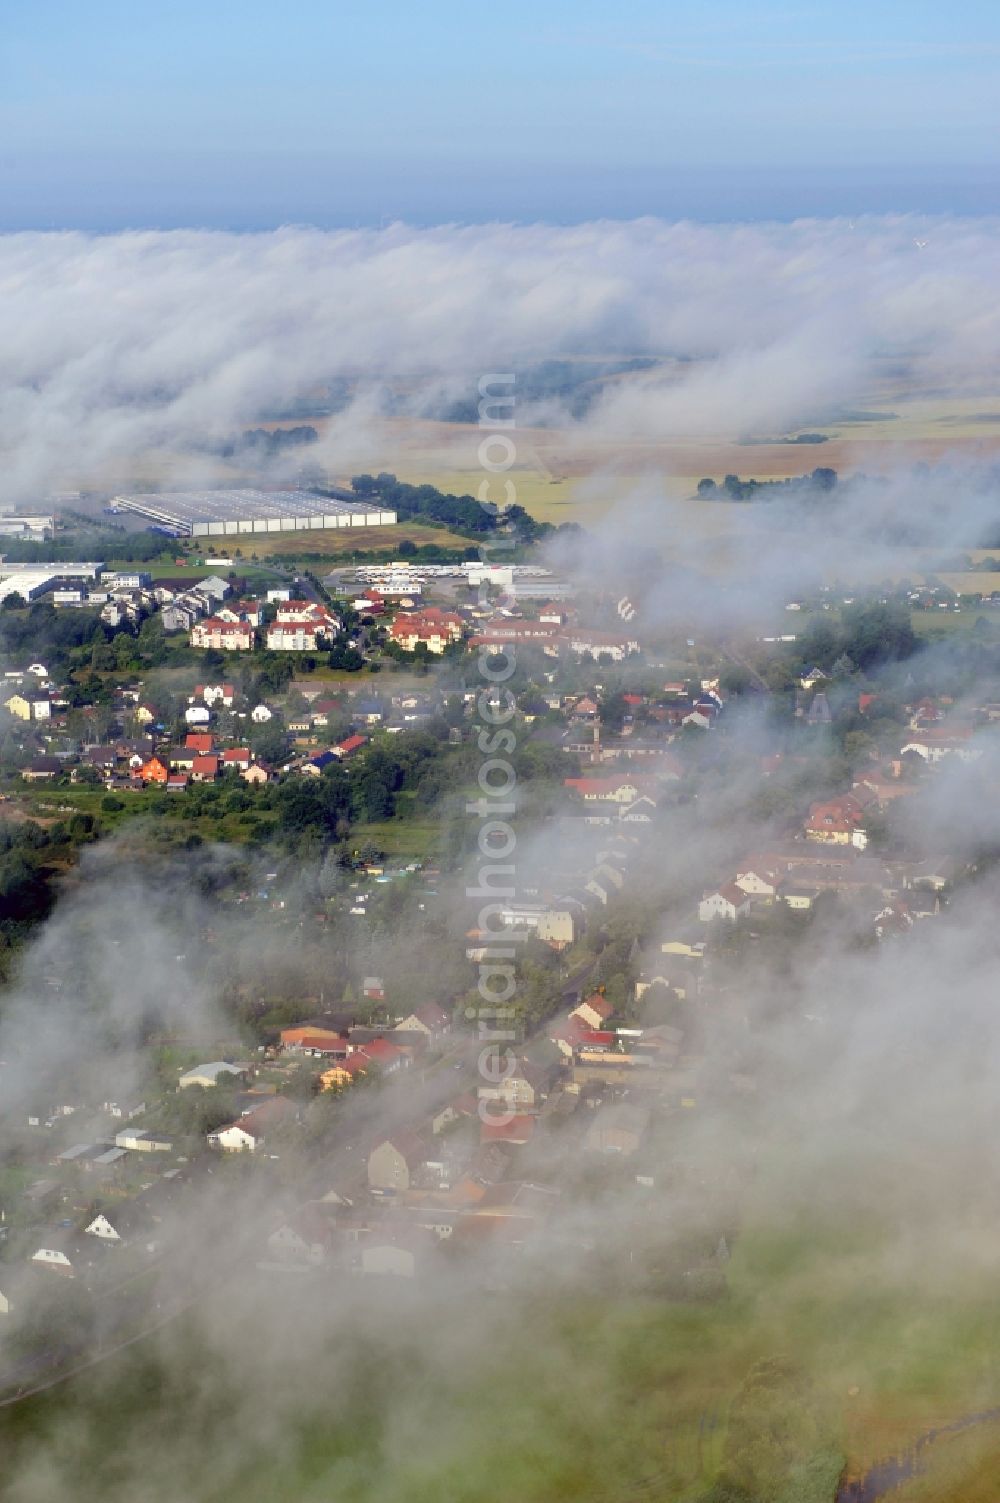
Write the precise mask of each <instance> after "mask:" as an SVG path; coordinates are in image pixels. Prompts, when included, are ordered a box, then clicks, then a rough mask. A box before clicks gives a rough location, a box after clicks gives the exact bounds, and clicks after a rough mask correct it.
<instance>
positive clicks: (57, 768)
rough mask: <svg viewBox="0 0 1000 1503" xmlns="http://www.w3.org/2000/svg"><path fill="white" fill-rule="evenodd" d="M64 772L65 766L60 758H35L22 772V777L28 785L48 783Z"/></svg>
mask: <svg viewBox="0 0 1000 1503" xmlns="http://www.w3.org/2000/svg"><path fill="white" fill-rule="evenodd" d="M62 770H63V764H62V763H61V762H60V760H59V758H58V757H35V758H34V759H33V760H32V761H31V762H29V763H28V765H27V767H25V768H23V769H22V771H21V777H22V778H23V779H24V781H25V782H26V783H47V782H48V781H49V780H50V779H52V778H57V777H58V776H59V774H60V773H61V772H62Z"/></svg>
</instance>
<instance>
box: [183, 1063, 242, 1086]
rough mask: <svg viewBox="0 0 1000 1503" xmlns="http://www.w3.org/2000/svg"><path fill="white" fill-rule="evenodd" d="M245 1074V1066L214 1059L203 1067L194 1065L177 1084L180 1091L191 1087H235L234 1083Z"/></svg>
mask: <svg viewBox="0 0 1000 1503" xmlns="http://www.w3.org/2000/svg"><path fill="white" fill-rule="evenodd" d="M246 1073H247V1071H246V1066H245V1065H234V1064H230V1063H229V1061H228V1060H224V1059H214V1060H212V1061H210V1063H208V1064H205V1065H195V1066H194V1068H193V1069H191V1070H185V1072H184V1074H183V1075H182V1076H181V1077H180V1079H179V1080H178V1082H177V1085H178V1087H179V1088H180V1090H182V1091H184V1090H187V1089H188V1088H189V1087H191V1086H202V1087H203V1088H205V1089H207V1088H208V1087H210V1086H216V1085H235V1084H236V1081H237V1080H238V1079H239V1078H240V1076H243V1075H245V1074H246Z"/></svg>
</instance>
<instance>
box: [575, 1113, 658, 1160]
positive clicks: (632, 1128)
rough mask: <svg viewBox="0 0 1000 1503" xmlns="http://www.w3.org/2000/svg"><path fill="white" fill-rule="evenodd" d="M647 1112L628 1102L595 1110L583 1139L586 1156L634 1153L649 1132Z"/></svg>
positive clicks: (627, 1154)
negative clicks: (587, 1154) (589, 1154)
mask: <svg viewBox="0 0 1000 1503" xmlns="http://www.w3.org/2000/svg"><path fill="white" fill-rule="evenodd" d="M649 1120H650V1118H649V1111H648V1109H647V1108H646V1107H641V1106H637V1105H633V1103H632V1102H629V1101H616V1102H612V1103H609V1104H608V1105H607V1106H602V1107H599V1108H598V1110H597V1111H596V1112H595V1114H594V1118H593V1121H592V1122H591V1123H590V1126H589V1127H588V1128H587V1131H586V1133H585V1134H584V1138H583V1147H584V1151H585V1152H586V1153H600V1154H622V1155H623V1156H626V1157H627V1156H629V1155H631V1154H633V1153H638V1151H639V1149H640V1148H641V1147H642V1144H643V1139H644V1138H645V1136H646V1134H647V1132H648V1131H649Z"/></svg>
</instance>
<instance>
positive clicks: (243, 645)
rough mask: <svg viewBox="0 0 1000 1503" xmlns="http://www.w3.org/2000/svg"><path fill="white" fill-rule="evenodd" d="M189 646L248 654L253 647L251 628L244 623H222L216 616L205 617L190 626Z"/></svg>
mask: <svg viewBox="0 0 1000 1503" xmlns="http://www.w3.org/2000/svg"><path fill="white" fill-rule="evenodd" d="M268 645H269V646H270V643H268ZM191 646H192V647H213V648H215V649H216V651H219V652H249V651H250V650H251V648H252V647H253V627H252V626H250V625H249V624H248V623H247V622H246V621H222V620H220V619H219V617H218V616H207V617H206V618H205V620H204V621H199V622H197V623H196V624H195V625H194V626H192V628H191Z"/></svg>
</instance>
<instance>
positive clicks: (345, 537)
mask: <svg viewBox="0 0 1000 1503" xmlns="http://www.w3.org/2000/svg"><path fill="white" fill-rule="evenodd" d="M403 542H410V543H416V544H417V545H418V546H422V545H423V544H424V543H436V544H437V546H438V547H439V548H468V547H469V546H470V543H471V539H469V538H466V537H462V536H461V535H460V534H459V533H457V532H449V531H448V530H447V528H444V527H426V526H425V525H424V524H423V523H422V522H398V523H397V524H396V526H395V527H324V528H316V529H315V530H313V529H310V530H309V531H308V532H285V533H272V534H269V535H268V536H267V537H265V538H261V539H260V540H259V541H255V544H254V552H256V553H257V554H258V556H259V557H261V558H307V557H309V556H311V555H312V556H315V555H317V554H318V555H321V556H322V557H323V558H339V557H340V556H342V555H343V554H345V553H353V552H354V551H355V550H360V551H362V552H368V551H372V552H374V551H376V550H377V551H380V552H387V551H391V550H393V549H396V548H398V547H399V545H400V543H403Z"/></svg>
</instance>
